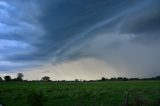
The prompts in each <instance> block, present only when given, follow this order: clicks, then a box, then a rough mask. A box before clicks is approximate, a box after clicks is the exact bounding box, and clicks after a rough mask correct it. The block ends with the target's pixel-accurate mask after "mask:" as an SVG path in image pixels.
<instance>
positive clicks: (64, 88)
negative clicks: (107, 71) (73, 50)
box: [0, 73, 160, 106]
mask: <svg viewBox="0 0 160 106" xmlns="http://www.w3.org/2000/svg"><path fill="white" fill-rule="evenodd" d="M23 77H24V75H23V74H22V73H18V74H17V78H14V79H12V78H11V77H10V76H9V75H7V76H4V80H3V79H2V78H1V77H0V103H3V104H4V105H6V106H159V105H160V76H157V77H152V78H143V79H139V78H126V77H117V78H115V77H113V78H110V79H108V78H105V77H102V78H101V79H100V80H90V81H86V80H79V79H75V80H74V81H65V80H62V81H51V80H50V77H48V76H44V77H42V79H41V80H38V81H27V80H25V81H24V80H23Z"/></svg>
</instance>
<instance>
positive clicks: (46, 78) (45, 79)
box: [0, 73, 51, 82]
mask: <svg viewBox="0 0 160 106" xmlns="http://www.w3.org/2000/svg"><path fill="white" fill-rule="evenodd" d="M23 77H24V75H23V74H22V73H17V77H16V78H13V79H12V78H11V76H9V75H6V76H4V77H3V78H4V80H3V79H2V77H0V81H7V82H8V81H27V80H23ZM41 81H51V80H50V77H48V76H44V77H42V78H41Z"/></svg>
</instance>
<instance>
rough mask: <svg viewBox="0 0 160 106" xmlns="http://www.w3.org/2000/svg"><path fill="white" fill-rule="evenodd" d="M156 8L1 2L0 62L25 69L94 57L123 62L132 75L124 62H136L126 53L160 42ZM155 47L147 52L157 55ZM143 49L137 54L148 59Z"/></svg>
mask: <svg viewBox="0 0 160 106" xmlns="http://www.w3.org/2000/svg"><path fill="white" fill-rule="evenodd" d="M159 4H160V2H159V1H158V0H132V1H131V0H114V1H113V0H50V1H49V0H45V1H43V0H35V1H33V0H27V1H23V2H22V1H21V0H13V1H10V0H0V28H1V30H0V39H1V41H0V44H1V45H2V43H3V45H2V46H0V55H1V56H0V61H1V62H2V63H3V64H5V61H7V62H11V63H17V65H16V64H14V65H15V66H14V67H24V68H26V67H25V65H26V64H29V63H30V62H32V65H27V67H32V66H34V64H35V66H36V65H37V64H39V65H41V64H46V63H47V62H52V63H53V64H56V63H59V62H67V61H73V60H75V59H79V58H85V57H94V58H101V59H104V60H105V61H107V62H109V63H113V65H116V66H119V64H117V63H118V62H120V61H123V60H124V61H125V62H128V64H126V63H125V62H124V64H125V65H128V67H132V68H131V69H134V68H133V67H136V66H132V65H131V63H132V64H133V63H134V62H135V63H136V59H135V61H134V62H133V61H132V62H130V61H129V60H132V59H133V58H132V57H134V56H135V55H134V56H133V53H131V52H130V51H132V50H133V51H132V52H134V50H137V47H135V45H137V44H136V43H137V42H139V44H138V47H141V46H142V45H143V46H144V42H145V44H149V43H153V42H154V43H155V41H156V42H158V41H159V33H160V32H159V27H160V15H159V13H160V8H159ZM9 42H11V43H12V44H10V45H8V44H9ZM141 43H142V45H141ZM6 45H7V46H6ZM158 45H159V43H155V44H154V45H152V46H153V47H154V48H155V49H152V48H153V47H152V48H150V49H147V51H149V50H151V49H152V51H153V52H159V49H158V50H157V48H156V47H157V46H158ZM143 49H144V50H142V51H141V53H139V54H143V53H144V54H147V53H145V51H146V47H144V48H143ZM138 50H139V49H138ZM122 51H125V52H122ZM117 53H118V54H117ZM139 54H136V55H137V57H136V56H135V57H134V58H139V57H140V56H141V55H139ZM153 54H154V53H150V54H147V56H148V55H149V56H151V55H153ZM154 55H156V56H157V54H154ZM144 58H145V57H144ZM154 58H156V57H154ZM148 60H150V59H148ZM115 61H116V62H115ZM152 61H157V60H154V59H153V60H152ZM21 62H23V64H21V65H18V64H19V63H21ZM142 62H144V61H142ZM146 64H150V63H146ZM146 64H145V62H144V66H146ZM4 67H6V65H5V66H4ZM14 67H13V68H14ZM11 68H12V66H10V68H8V69H9V70H10V69H11ZM2 69H3V68H2ZM142 70H143V68H142Z"/></svg>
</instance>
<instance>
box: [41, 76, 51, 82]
mask: <svg viewBox="0 0 160 106" xmlns="http://www.w3.org/2000/svg"><path fill="white" fill-rule="evenodd" d="M41 80H42V81H50V77H48V76H44V77H42V79H41Z"/></svg>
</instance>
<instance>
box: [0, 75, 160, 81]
mask: <svg viewBox="0 0 160 106" xmlns="http://www.w3.org/2000/svg"><path fill="white" fill-rule="evenodd" d="M23 77H24V75H23V74H22V73H17V77H16V78H13V79H12V78H11V76H9V75H6V76H4V77H3V78H4V80H3V79H2V78H1V77H0V82H2V81H7V82H8V81H28V80H23ZM131 80H160V76H156V77H151V78H126V77H111V78H105V77H102V78H101V79H99V80H89V81H90V82H92V81H131ZM34 81H45V82H48V81H52V80H51V79H50V77H48V76H44V77H42V78H41V80H34ZM74 81H75V82H82V81H83V82H86V80H81V79H80V80H79V79H75V80H74ZM58 82H59V81H58ZM61 82H65V80H61Z"/></svg>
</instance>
